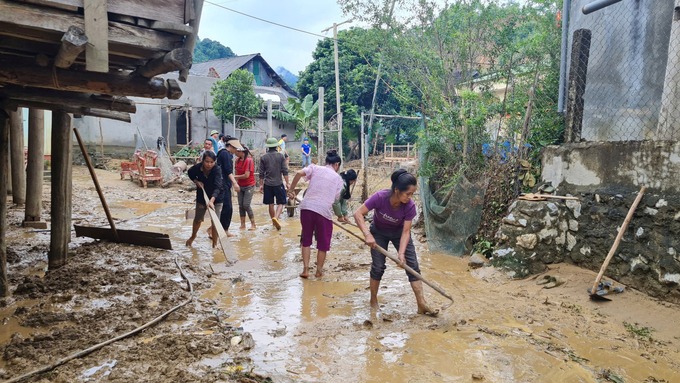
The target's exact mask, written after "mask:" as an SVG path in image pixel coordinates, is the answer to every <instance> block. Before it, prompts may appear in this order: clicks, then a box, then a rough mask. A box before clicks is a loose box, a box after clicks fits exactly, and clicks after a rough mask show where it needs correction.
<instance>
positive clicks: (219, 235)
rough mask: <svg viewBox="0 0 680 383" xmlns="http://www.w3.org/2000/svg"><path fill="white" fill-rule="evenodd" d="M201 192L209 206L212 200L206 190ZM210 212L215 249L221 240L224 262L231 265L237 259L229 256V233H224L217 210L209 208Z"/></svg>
mask: <svg viewBox="0 0 680 383" xmlns="http://www.w3.org/2000/svg"><path fill="white" fill-rule="evenodd" d="M201 191H203V199H204V200H205V203H206V205H207V204H208V201H210V198H208V194H207V193H206V192H205V189H204V188H201ZM208 212H209V213H210V220H211V221H212V228H211V230H212V245H213V247H215V246H217V241H218V240H219V242H220V245H221V246H222V253H223V254H224V260H225V261H226V262H227V263H229V264H231V263H234V262H236V260H235V259H232V258H230V257H229V256H228V255H227V246H228V245H229V242H227V233H226V232H225V231H224V228H223V227H222V224H221V223H220V217H218V216H217V212H215V209H213V208H211V207H208Z"/></svg>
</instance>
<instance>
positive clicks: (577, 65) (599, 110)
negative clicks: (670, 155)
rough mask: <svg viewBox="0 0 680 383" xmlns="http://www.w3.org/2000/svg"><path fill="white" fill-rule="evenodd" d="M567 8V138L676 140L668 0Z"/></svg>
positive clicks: (679, 80)
mask: <svg viewBox="0 0 680 383" xmlns="http://www.w3.org/2000/svg"><path fill="white" fill-rule="evenodd" d="M572 15H573V16H574V20H573V23H572V28H571V29H572V31H571V32H572V33H571V39H570V55H571V57H570V61H569V62H570V68H569V81H568V91H567V94H568V95H569V97H568V101H567V105H568V108H569V109H568V112H567V115H568V121H567V136H566V137H567V141H574V142H576V141H579V140H585V141H640V140H678V139H680V125H679V124H678V123H677V122H678V121H680V97H679V96H680V85H679V84H680V21H678V20H677V17H676V18H675V21H674V9H673V2H672V1H658V2H650V3H645V4H644V5H640V3H639V2H636V1H622V2H619V3H617V4H613V5H610V6H608V7H606V8H604V9H602V10H599V11H597V12H593V13H590V14H587V15H584V14H582V13H581V12H580V11H576V12H574V11H573V10H572ZM673 24H675V25H673ZM673 36H675V37H673Z"/></svg>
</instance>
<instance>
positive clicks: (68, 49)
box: [54, 26, 87, 69]
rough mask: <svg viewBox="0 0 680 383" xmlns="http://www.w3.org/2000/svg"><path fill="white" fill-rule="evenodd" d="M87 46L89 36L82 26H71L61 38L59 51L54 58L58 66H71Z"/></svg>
mask: <svg viewBox="0 0 680 383" xmlns="http://www.w3.org/2000/svg"><path fill="white" fill-rule="evenodd" d="M86 46H87V36H85V31H84V30H82V28H78V27H76V26H70V27H69V28H68V31H66V33H64V36H62V38H61V45H60V46H59V52H58V53H57V56H56V57H55V58H54V66H56V67H57V68H63V69H66V68H70V67H71V65H73V63H74V62H75V61H76V59H77V58H78V55H80V54H81V53H82V52H83V51H84V50H85V47H86Z"/></svg>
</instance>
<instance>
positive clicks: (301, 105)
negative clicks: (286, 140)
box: [272, 94, 319, 138]
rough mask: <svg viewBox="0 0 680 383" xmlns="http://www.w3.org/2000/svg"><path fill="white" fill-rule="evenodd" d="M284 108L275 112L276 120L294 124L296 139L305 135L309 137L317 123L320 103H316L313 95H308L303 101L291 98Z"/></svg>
mask: <svg viewBox="0 0 680 383" xmlns="http://www.w3.org/2000/svg"><path fill="white" fill-rule="evenodd" d="M283 108H284V110H275V111H273V113H272V115H273V116H274V118H276V119H278V120H280V121H284V122H294V123H295V138H300V136H301V135H302V134H303V133H304V135H305V136H307V135H308V134H309V131H310V130H312V128H313V127H314V124H315V123H316V119H317V114H318V113H319V102H318V101H316V102H314V99H313V98H312V95H311V94H308V95H307V96H305V98H304V99H302V101H300V100H299V99H297V98H289V99H288V101H287V102H286V105H284V107H283Z"/></svg>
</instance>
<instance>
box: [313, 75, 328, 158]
mask: <svg viewBox="0 0 680 383" xmlns="http://www.w3.org/2000/svg"><path fill="white" fill-rule="evenodd" d="M317 103H318V105H319V118H318V120H319V121H318V124H319V125H318V126H319V129H318V135H319V143H318V145H317V147H316V154H317V157H318V164H319V165H321V164H323V161H322V160H323V156H324V155H325V153H324V151H323V145H324V143H323V126H324V121H323V109H324V108H323V107H324V88H323V87H322V86H321V87H319V100H318V101H317ZM310 154H311V153H310Z"/></svg>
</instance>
